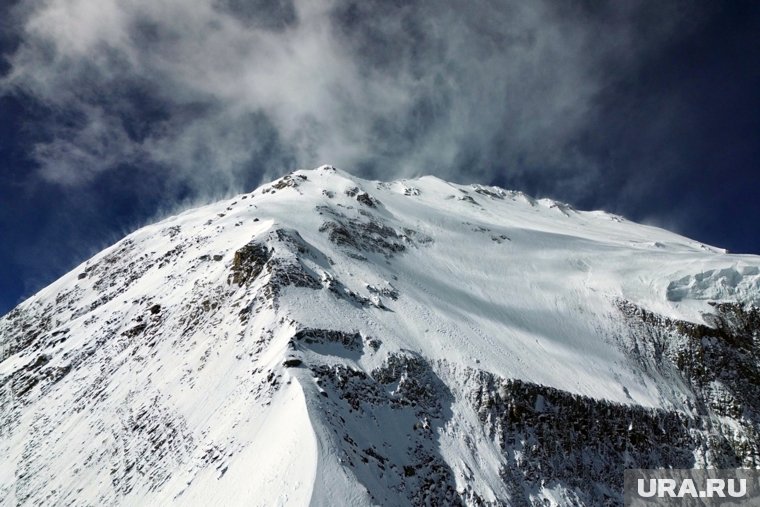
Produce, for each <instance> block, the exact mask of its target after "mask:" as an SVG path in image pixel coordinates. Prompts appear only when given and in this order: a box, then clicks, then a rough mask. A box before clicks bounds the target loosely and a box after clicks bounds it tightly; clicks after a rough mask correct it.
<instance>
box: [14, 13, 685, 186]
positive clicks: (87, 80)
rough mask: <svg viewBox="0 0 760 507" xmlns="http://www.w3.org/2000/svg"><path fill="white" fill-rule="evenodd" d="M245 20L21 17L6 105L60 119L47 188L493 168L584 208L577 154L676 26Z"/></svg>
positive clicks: (52, 125) (42, 156)
mask: <svg viewBox="0 0 760 507" xmlns="http://www.w3.org/2000/svg"><path fill="white" fill-rule="evenodd" d="M265 4H266V5H268V6H269V7H270V8H269V9H266V8H264V7H265ZM273 4H277V5H276V6H274V7H276V8H274V7H272V5H273ZM241 5H242V6H244V5H245V4H244V3H241V2H237V3H235V4H232V3H230V2H227V3H225V4H222V3H221V2H220V1H218V0H197V1H194V2H192V3H189V2H184V1H179V0H132V1H128V2H124V1H119V0H44V1H41V0H26V1H22V4H21V7H19V9H18V10H17V15H18V18H19V30H20V31H19V34H20V37H21V40H22V43H21V45H20V46H19V48H18V50H17V51H16V52H15V53H14V54H13V55H11V58H10V63H11V71H10V72H9V73H8V75H7V76H6V78H5V79H4V80H3V89H4V90H5V91H6V92H21V93H25V94H28V95H30V96H31V97H33V98H34V99H36V100H39V101H40V102H41V103H43V104H45V105H47V106H48V107H50V108H51V110H53V111H55V112H56V113H55V114H54V115H52V116H51V117H50V118H49V121H46V122H42V123H41V124H40V125H39V128H41V129H44V136H43V139H42V140H41V141H40V143H39V144H38V145H37V147H36V149H35V150H34V155H35V156H36V158H37V160H38V162H39V163H40V167H41V175H42V176H43V177H44V178H46V179H48V180H52V181H56V182H59V183H62V184H76V183H78V182H81V181H86V180H88V179H90V178H92V177H94V176H96V175H97V174H98V173H100V172H102V171H105V170H109V169H111V168H113V167H117V166H119V164H122V163H144V164H156V165H157V167H161V168H163V170H166V171H169V173H170V174H171V175H172V177H174V178H177V179H178V180H181V181H183V182H190V183H191V184H194V185H195V186H196V187H197V188H204V187H205V186H208V184H209V181H214V182H223V184H224V185H227V186H230V187H234V186H235V185H236V184H238V183H239V181H240V180H241V179H242V178H243V176H245V175H246V173H248V172H250V171H258V173H259V174H261V173H263V172H264V171H269V175H272V174H273V173H277V172H280V171H282V170H284V169H291V168H293V167H284V166H293V165H295V166H299V167H310V166H315V165H318V164H321V163H333V164H336V165H339V166H342V167H345V168H346V169H349V170H351V169H357V168H373V169H372V170H373V171H374V173H375V175H377V173H378V172H383V173H386V174H384V175H383V176H400V175H410V174H414V173H417V174H419V173H429V172H437V173H439V174H441V175H442V176H444V177H449V178H452V177H456V176H457V175H456V174H454V171H462V170H464V171H465V172H467V177H471V178H478V179H488V178H489V177H490V176H492V174H491V173H489V172H488V171H490V170H491V169H490V167H492V166H493V164H494V160H498V161H499V162H500V164H499V165H501V167H505V166H506V167H508V168H509V170H510V171H512V173H513V174H520V172H523V171H537V170H542V168H546V167H551V168H553V170H554V171H555V173H556V172H559V173H566V174H567V175H568V178H569V180H570V181H573V182H574V184H575V185H577V186H578V189H579V190H578V191H579V192H581V191H582V190H581V189H582V188H583V186H584V185H586V184H589V182H593V180H594V178H595V177H596V176H597V175H598V172H599V171H600V169H599V168H598V167H594V166H593V164H592V162H591V161H589V160H586V159H585V158H584V157H583V155H582V154H580V153H579V152H578V150H577V149H576V146H575V144H574V143H575V142H576V137H577V136H578V134H579V132H582V131H583V130H584V129H586V128H588V127H589V125H593V122H594V100H595V97H596V95H597V94H598V93H599V92H600V91H601V90H603V89H604V87H605V86H607V85H608V84H609V79H610V78H609V76H608V75H606V74H605V72H606V70H607V69H608V67H609V64H610V63H614V65H616V66H617V68H620V67H626V66H630V65H633V64H635V62H636V61H637V59H638V58H639V57H640V56H641V55H642V54H644V53H645V52H646V51H647V50H649V49H650V48H651V47H653V46H656V44H657V41H658V40H659V39H660V38H661V37H662V36H663V34H665V33H667V31H668V29H669V27H670V26H671V24H672V23H673V22H675V20H674V19H669V18H667V16H666V17H664V18H663V19H662V20H660V21H658V23H659V25H661V26H659V25H658V30H650V31H649V32H650V33H649V34H648V35H647V36H646V37H641V36H640V35H639V34H637V33H636V32H635V26H637V25H636V24H635V23H634V21H636V20H637V19H638V18H637V16H638V15H639V10H638V7H636V6H635V4H633V3H628V2H626V5H620V6H617V7H614V8H613V7H606V9H608V10H610V12H608V13H606V14H604V15H599V14H598V13H589V12H586V11H584V9H582V8H581V7H578V6H576V7H573V8H567V9H565V10H564V11H563V12H560V9H559V8H558V7H557V5H556V4H552V3H550V2H522V1H509V2H501V1H499V2H496V1H488V0H474V1H472V2H459V1H454V2H446V3H443V2H422V3H414V2H411V3H408V4H402V5H392V3H390V2H373V1H367V2H363V3H360V4H355V5H354V6H353V7H352V6H350V5H349V4H347V3H345V2H340V1H338V0H304V1H297V2H295V3H294V4H293V6H292V9H288V8H287V7H288V6H287V5H286V4H284V3H283V2H269V3H268V4H267V2H261V1H259V2H256V3H255V5H256V6H257V9H259V7H260V9H259V10H256V11H253V12H245V13H243V12H241V11H240V9H241ZM283 13H285V14H283ZM288 13H289V14H288ZM286 14H288V15H286ZM258 15H260V16H264V15H266V16H275V17H277V16H280V17H281V19H274V20H268V21H269V22H266V23H265V22H252V20H254V21H255V20H256V19H257V16H258ZM291 15H292V16H291ZM259 21H261V20H259ZM148 102H149V103H150V104H148ZM151 104H155V105H156V107H155V108H156V111H153V110H152V109H150V107H152V106H151ZM72 119H73V120H72ZM135 124H137V125H138V127H139V129H138V130H140V134H139V135H137V134H135V132H133V131H134V130H135ZM273 146H274V148H273ZM253 161H256V162H257V163H261V164H263V165H264V166H265V167H261V166H258V167H251V164H252V163H253ZM463 167H464V169H463ZM368 170H369V169H368Z"/></svg>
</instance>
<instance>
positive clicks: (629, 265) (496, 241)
mask: <svg viewBox="0 0 760 507" xmlns="http://www.w3.org/2000/svg"><path fill="white" fill-rule="evenodd" d="M758 303H760V258H758V257H756V256H750V255H729V254H727V253H726V252H725V251H723V250H720V249H717V248H713V247H710V246H706V245H703V244H700V243H698V242H695V241H692V240H689V239H687V238H684V237H681V236H678V235H676V234H673V233H671V232H667V231H664V230H661V229H657V228H653V227H647V226H643V225H639V224H635V223H631V222H629V221H627V220H625V219H623V218H620V217H618V216H615V215H610V214H608V213H604V212H598V211H595V212H580V211H576V210H574V209H573V208H572V207H570V206H568V205H566V204H562V203H558V202H554V201H551V200H547V199H541V200H536V199H533V198H531V197H529V196H527V195H524V194H522V193H520V192H511V191H506V190H502V189H499V188H494V187H485V186H480V185H471V186H462V185H454V184H451V183H447V182H445V181H442V180H440V179H437V178H434V177H423V178H419V179H416V180H402V181H396V182H391V183H385V182H372V181H365V180H361V179H358V178H355V177H352V176H350V175H348V174H346V173H344V172H341V171H339V170H336V169H334V168H332V167H329V166H324V167H321V168H319V169H315V170H312V171H297V172H295V173H292V174H290V175H288V176H285V177H283V178H281V179H279V180H277V181H276V182H274V183H271V184H268V185H265V186H263V187H261V188H259V189H257V190H255V191H254V192H251V193H250V194H244V195H240V196H237V197H235V198H234V199H230V200H228V201H224V202H220V203H217V204H213V205H210V206H205V207H202V208H198V209H194V210H190V211H187V212H185V213H182V214H181V215H179V216H175V217H172V218H169V219H167V220H164V221H162V222H160V223H158V224H155V225H152V226H149V227H145V228H143V229H141V230H138V231H136V232H134V233H132V234H130V235H129V236H127V237H126V238H124V239H123V240H121V241H120V242H118V243H117V244H115V245H113V246H112V247H110V248H108V249H106V250H105V251H103V252H101V253H100V254H98V255H96V256H95V257H93V258H92V259H90V260H89V261H87V262H85V263H84V264H82V265H81V266H79V267H78V268H77V269H75V270H74V271H72V272H71V273H69V274H67V275H65V276H63V277H62V278H61V279H60V280H58V281H57V282H55V283H53V284H52V285H50V286H49V287H47V288H45V289H43V290H42V291H40V292H39V293H38V294H36V295H34V296H33V297H31V298H30V299H29V300H27V301H25V302H24V303H22V304H21V305H20V306H19V307H18V308H16V309H14V310H13V311H12V312H10V313H9V314H8V315H6V316H5V317H3V318H2V319H1V320H0V360H1V361H2V362H0V421H1V426H0V456H2V458H0V460H2V461H1V462H0V502H2V504H3V505H15V504H23V505H171V504H177V505H267V506H268V505H307V504H312V505H371V504H380V505H458V504H469V505H603V504H609V505H617V504H620V503H621V502H622V497H621V487H622V470H623V468H624V467H650V468H654V467H662V466H665V467H668V466H678V467H705V466H749V467H758V466H760V450H759V444H758V429H759V428H760V426H759V424H758V421H759V420H760V418H759V417H758V413H760V401H759V398H758V397H760V379H759V377H760V366H759V364H760V363H759V359H758V357H759V356H758V340H759V339H760V338H759V336H760V312H759V311H758V309H757V307H756V305H757V304H758Z"/></svg>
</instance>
